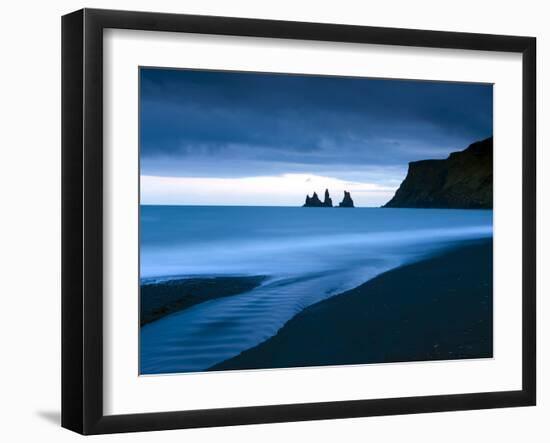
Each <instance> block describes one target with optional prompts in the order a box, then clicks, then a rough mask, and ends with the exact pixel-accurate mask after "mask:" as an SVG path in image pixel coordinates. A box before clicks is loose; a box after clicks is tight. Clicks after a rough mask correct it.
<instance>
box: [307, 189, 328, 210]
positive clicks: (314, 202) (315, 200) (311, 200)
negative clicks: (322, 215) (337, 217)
mask: <svg viewBox="0 0 550 443" xmlns="http://www.w3.org/2000/svg"><path fill="white" fill-rule="evenodd" d="M303 207H304V208H321V207H323V202H322V201H321V200H319V196H318V195H317V193H316V192H314V193H313V195H312V196H311V197H310V196H309V195H306V202H305V203H304V206H303Z"/></svg>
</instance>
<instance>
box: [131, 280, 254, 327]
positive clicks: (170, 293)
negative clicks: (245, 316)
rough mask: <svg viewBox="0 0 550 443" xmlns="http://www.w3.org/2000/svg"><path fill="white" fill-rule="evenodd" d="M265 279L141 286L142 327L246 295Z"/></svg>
mask: <svg viewBox="0 0 550 443" xmlns="http://www.w3.org/2000/svg"><path fill="white" fill-rule="evenodd" d="M264 279H265V277H264V276H252V277H212V278H186V279H174V280H168V281H165V282H160V283H147V284H142V285H141V288H140V290H141V295H140V296H141V299H140V317H139V318H140V325H141V326H143V325H145V324H147V323H150V322H152V321H155V320H158V319H159V318H162V317H164V316H166V315H168V314H171V313H173V312H176V311H181V310H182V309H186V308H190V307H191V306H194V305H196V304H199V303H202V302H205V301H208V300H213V299H215V298H220V297H227V296H230V295H236V294H240V293H242V292H247V291H250V290H252V289H254V288H255V287H257V286H258V285H260V284H261V283H262V281H263V280H264Z"/></svg>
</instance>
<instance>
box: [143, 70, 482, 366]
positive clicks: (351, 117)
mask: <svg viewBox="0 0 550 443" xmlns="http://www.w3.org/2000/svg"><path fill="white" fill-rule="evenodd" d="M139 76H140V86H139V88H140V89H139V109H140V110H139V127H140V129H139V131H140V132H139V142H140V221H139V229H140V236H139V249H140V320H139V321H140V324H139V334H140V351H139V355H140V362H139V366H140V373H141V374H142V375H152V374H174V373H189V372H205V371H228V370H251V369H277V368H299V367H314V366H334V365H363V364H372V363H397V362H422V361H433V360H456V359H479V358H492V356H493V138H492V136H493V85H492V84H479V83H458V82H441V81H419V80H404V79H378V78H358V77H338V76H322V75H299V74H279V73H260V72H232V71H207V70H193V69H168V68H154V67H152V68H148V67H141V68H140V71H139Z"/></svg>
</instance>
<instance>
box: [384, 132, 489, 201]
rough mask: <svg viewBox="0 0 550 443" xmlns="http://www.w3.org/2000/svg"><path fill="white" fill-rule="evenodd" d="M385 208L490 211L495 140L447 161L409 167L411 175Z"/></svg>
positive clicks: (486, 140) (471, 147)
mask: <svg viewBox="0 0 550 443" xmlns="http://www.w3.org/2000/svg"><path fill="white" fill-rule="evenodd" d="M384 207H386V208H455V209H491V208H492V207H493V138H492V137H491V138H488V139H485V140H482V141H479V142H476V143H473V144H471V145H470V146H468V147H467V148H466V149H465V150H463V151H460V152H453V153H451V155H450V156H449V157H448V158H446V159H444V160H421V161H416V162H411V163H409V171H408V173H407V176H406V177H405V180H404V181H403V183H401V186H400V187H399V189H398V190H397V192H396V193H395V196H394V197H393V198H392V199H391V200H390V201H389V202H388V203H386V204H385V205H384Z"/></svg>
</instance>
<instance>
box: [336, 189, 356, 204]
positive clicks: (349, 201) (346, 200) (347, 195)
mask: <svg viewBox="0 0 550 443" xmlns="http://www.w3.org/2000/svg"><path fill="white" fill-rule="evenodd" d="M338 207H339V208H353V207H354V206H353V200H352V199H351V194H350V193H349V192H348V191H344V199H343V200H342V201H341V202H340V204H339V205H338Z"/></svg>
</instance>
